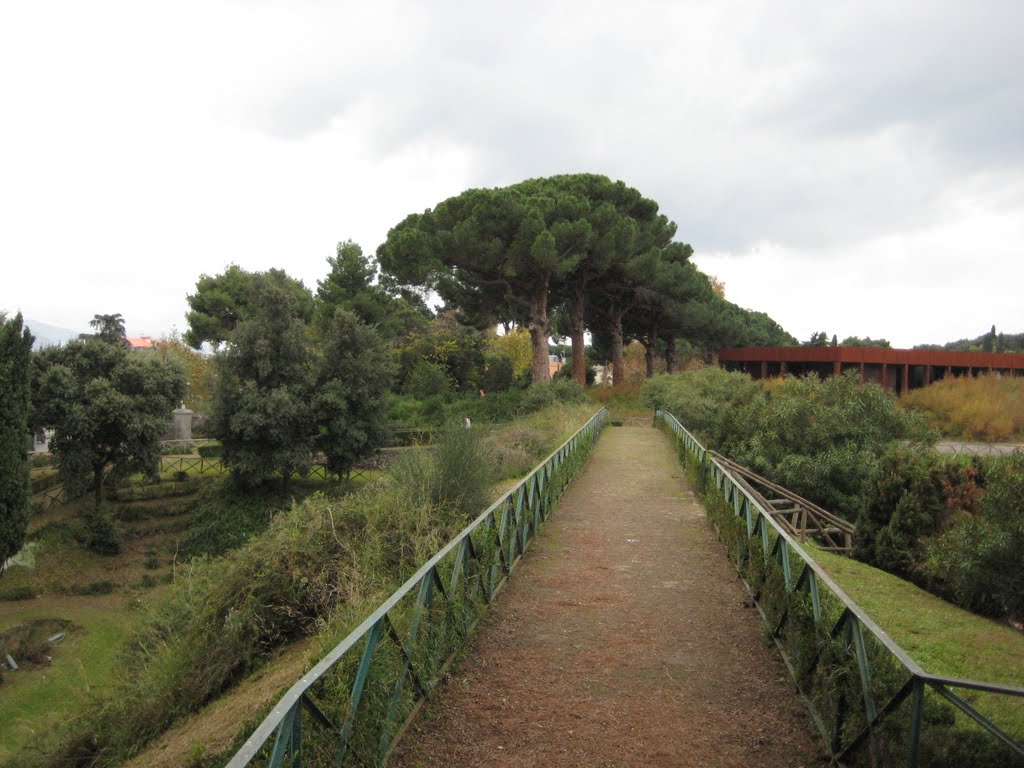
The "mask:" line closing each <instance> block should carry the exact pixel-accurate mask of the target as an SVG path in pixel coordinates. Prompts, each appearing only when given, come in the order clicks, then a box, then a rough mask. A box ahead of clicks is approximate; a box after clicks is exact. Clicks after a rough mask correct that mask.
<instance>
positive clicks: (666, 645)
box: [389, 427, 827, 768]
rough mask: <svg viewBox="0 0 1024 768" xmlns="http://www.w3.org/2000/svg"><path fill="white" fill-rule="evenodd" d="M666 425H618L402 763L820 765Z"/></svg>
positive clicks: (401, 752)
mask: <svg viewBox="0 0 1024 768" xmlns="http://www.w3.org/2000/svg"><path fill="white" fill-rule="evenodd" d="M815 737H816V731H815V730H814V728H813V725H812V724H811V720H810V717H809V715H808V714H807V710H806V709H805V708H804V705H803V704H802V703H801V701H800V699H799V698H798V696H797V693H796V690H795V688H794V685H793V683H792V680H791V678H790V677H789V675H788V673H787V672H786V669H785V667H784V666H783V663H782V661H781V659H779V658H778V656H777V655H776V653H775V652H774V650H773V649H771V648H770V647H769V645H768V643H766V641H765V632H764V629H763V625H762V623H761V620H760V617H759V616H758V614H757V612H756V611H755V610H753V609H752V608H751V607H750V604H749V600H748V598H747V595H746V592H745V591H744V589H743V586H742V583H741V582H740V581H739V580H738V578H737V576H736V572H735V570H733V568H732V566H731V565H730V564H729V561H728V560H727V559H726V555H725V551H724V548H723V547H722V545H721V544H720V542H719V541H718V540H717V538H716V536H715V533H714V530H713V529H712V528H711V526H710V524H709V523H708V521H707V519H706V518H705V516H704V512H703V509H702V508H701V507H700V505H699V503H698V502H697V501H696V499H695V497H694V496H693V493H692V492H691V491H690V489H689V487H688V485H687V482H686V480H685V478H684V477H683V473H682V468H681V467H680V466H679V464H678V463H677V461H676V459H675V456H674V453H673V450H672V447H671V445H670V443H669V441H668V439H667V438H666V437H665V436H664V435H663V434H662V433H661V432H659V431H657V430H654V429H651V428H646V429H645V428H642V427H609V428H608V429H607V430H606V431H605V433H604V435H603V436H602V437H601V440H600V442H599V443H598V446H597V447H596V449H595V451H594V454H593V456H592V458H591V460H590V462H589V463H588V465H587V467H586V468H585V470H584V471H583V472H582V473H581V475H580V476H579V477H578V478H577V480H576V482H575V483H574V484H573V485H572V486H571V488H570V489H569V490H568V491H567V492H566V495H565V496H564V497H563V499H562V502H561V504H560V505H559V508H558V510H557V512H556V513H555V515H554V517H553V518H552V520H551V521H550V522H549V523H548V524H547V527H546V528H545V530H544V532H543V533H542V535H541V537H540V538H539V539H538V540H537V541H536V542H535V543H534V544H533V546H532V547H531V548H530V550H529V551H528V552H527V554H526V555H525V556H524V559H523V561H522V563H521V564H520V567H519V568H518V569H517V570H516V573H515V575H514V577H513V578H512V580H511V582H510V584H509V586H508V588H507V589H506V590H505V591H504V592H503V593H502V595H501V596H500V598H499V600H498V602H497V604H496V606H495V607H494V608H493V609H492V611H491V612H490V614H489V615H488V617H487V618H486V619H485V620H484V622H483V623H482V625H481V629H480V631H479V633H478V634H477V635H476V637H475V638H474V640H473V644H472V647H471V648H470V650H469V652H468V653H467V654H466V657H465V659H464V660H463V661H462V662H461V664H460V665H459V667H458V669H456V668H454V667H453V671H452V673H451V674H450V675H449V676H448V679H447V680H446V681H445V683H444V684H443V686H442V688H441V690H440V691H439V693H438V695H437V697H436V698H435V699H434V701H433V702H431V704H430V705H429V706H428V707H427V708H426V710H425V711H424V713H423V714H422V715H421V716H420V718H419V719H418V720H417V722H416V724H415V725H414V726H413V727H412V728H411V729H410V731H409V732H408V733H407V735H406V736H405V738H404V739H403V741H402V743H401V744H399V746H398V748H397V750H396V752H395V753H394V755H393V757H392V759H391V760H390V762H389V765H390V766H401V767H402V768H418V767H421V766H489V767H491V768H494V767H502V768H523V767H525V766H569V767H572V768H599V767H600V768H612V767H616V768H618V767H620V766H645V767H650V766H657V767H660V766H666V767H668V766H694V767H696V766H701V767H702V768H704V767H713V766H788V767H793V768H795V767H796V766H819V765H826V764H827V761H826V760H824V758H823V753H822V750H821V748H820V746H819V744H818V742H817V741H816V738H815Z"/></svg>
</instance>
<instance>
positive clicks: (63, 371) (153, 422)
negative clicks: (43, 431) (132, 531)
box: [32, 339, 185, 504]
mask: <svg viewBox="0 0 1024 768" xmlns="http://www.w3.org/2000/svg"><path fill="white" fill-rule="evenodd" d="M33 367H34V372H33V376H34V386H33V392H34V394H33V408H34V411H33V416H32V423H33V425H35V426H42V427H51V428H52V429H53V430H54V436H53V439H52V440H51V441H50V449H51V450H52V451H53V452H54V453H55V454H56V455H57V462H58V467H59V470H60V476H61V479H62V480H63V482H64V485H65V487H66V488H67V489H68V491H70V492H71V493H76V492H81V491H84V490H86V489H87V488H88V487H89V486H90V485H91V487H92V488H93V491H94V494H95V499H96V503H97V504H99V503H100V502H102V500H103V490H104V479H105V474H106V472H107V470H108V469H109V470H110V472H111V473H112V474H113V475H114V476H115V477H118V476H124V475H127V474H130V473H132V472H136V471H147V472H148V471H153V469H154V468H155V467H156V466H157V465H158V462H159V446H158V441H159V439H160V436H161V434H163V432H164V430H165V429H166V428H167V425H168V423H169V421H170V417H171V412H172V410H173V409H174V407H175V405H177V403H178V402H179V401H180V399H181V397H182V395H183V394H184V391H185V375H184V373H183V371H182V370H181V368H180V367H179V366H178V365H176V364H173V363H170V362H161V361H159V360H153V359H144V358H142V357H139V356H137V355H133V354H131V353H129V352H128V350H127V348H126V347H124V346H121V345H114V344H108V343H106V342H103V341H100V340H99V339H89V340H84V341H83V340H79V341H72V342H69V343H68V344H66V345H64V346H63V347H48V348H47V349H44V350H42V351H40V352H39V353H37V354H36V355H35V356H34V366H33Z"/></svg>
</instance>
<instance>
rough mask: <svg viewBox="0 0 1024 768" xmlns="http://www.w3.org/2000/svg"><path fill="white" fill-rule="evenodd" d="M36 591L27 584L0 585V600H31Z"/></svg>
mask: <svg viewBox="0 0 1024 768" xmlns="http://www.w3.org/2000/svg"><path fill="white" fill-rule="evenodd" d="M35 596H36V591H35V589H33V588H32V587H30V586H28V585H20V586H7V585H4V586H0V600H9V601H12V602H13V601H15V600H33V599H35Z"/></svg>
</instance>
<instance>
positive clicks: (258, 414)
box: [210, 277, 316, 490]
mask: <svg viewBox="0 0 1024 768" xmlns="http://www.w3.org/2000/svg"><path fill="white" fill-rule="evenodd" d="M294 306H295V304H294V293H293V291H291V290H290V289H289V287H288V286H287V285H283V284H282V283H281V281H280V280H278V279H275V278H273V277H263V278H259V279H257V280H256V281H255V284H254V291H253V294H252V296H251V298H250V303H249V305H248V307H247V317H246V318H245V319H242V320H241V321H239V322H238V323H237V324H236V325H235V327H234V329H233V331H232V332H231V343H230V344H229V345H228V346H227V348H226V349H225V350H224V351H222V352H221V353H219V355H218V357H217V366H218V374H219V380H218V385H217V390H216V392H215V394H214V401H213V413H212V417H211V419H210V432H211V434H212V435H213V436H214V437H216V438H218V439H219V440H220V441H221V442H222V444H223V446H224V454H223V455H224V462H225V464H227V465H228V466H230V467H231V468H232V471H233V473H234V476H235V478H236V479H237V480H238V481H239V482H241V483H242V484H243V485H258V484H259V483H261V482H262V481H263V479H264V478H266V477H267V476H269V475H271V474H274V473H280V475H281V479H282V486H283V487H284V489H285V490H287V488H288V482H289V479H290V477H291V475H292V474H293V473H295V472H298V471H304V470H305V469H307V468H308V467H309V465H310V464H311V462H312V453H313V440H314V437H315V435H316V425H315V423H314V421H313V410H312V408H311V406H310V397H311V394H312V391H313V384H314V376H315V370H314V357H313V349H312V346H311V339H310V333H309V329H308V326H307V325H306V323H305V322H303V320H302V319H301V318H299V317H296V316H295V313H294V311H293V310H294Z"/></svg>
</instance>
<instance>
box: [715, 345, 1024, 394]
mask: <svg viewBox="0 0 1024 768" xmlns="http://www.w3.org/2000/svg"><path fill="white" fill-rule="evenodd" d="M718 363H719V365H721V366H722V367H723V368H726V369H727V370H730V371H745V372H746V373H749V374H750V375H751V376H753V377H754V378H755V379H766V378H768V377H770V376H783V375H785V374H787V373H789V374H793V375H796V376H801V375H804V374H807V373H817V374H818V375H819V376H821V377H822V378H824V377H825V376H836V375H839V374H840V373H845V372H846V371H857V372H858V373H859V374H860V377H861V380H862V381H874V382H876V383H878V384H882V385H884V386H885V387H887V388H889V389H893V390H896V391H897V392H901V393H902V392H906V391H907V390H909V389H915V388H917V387H924V386H927V385H928V384H931V383H932V382H933V381H939V380H940V379H944V378H947V377H949V376H977V375H979V374H985V373H999V374H1002V375H1006V376H1020V375H1022V374H1024V355H1018V354H1007V353H1003V352H933V351H930V350H923V349H921V350H918V349H883V348H881V347H740V348H734V349H723V350H720V351H719V353H718Z"/></svg>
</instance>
